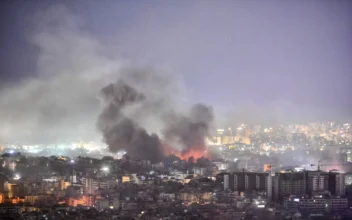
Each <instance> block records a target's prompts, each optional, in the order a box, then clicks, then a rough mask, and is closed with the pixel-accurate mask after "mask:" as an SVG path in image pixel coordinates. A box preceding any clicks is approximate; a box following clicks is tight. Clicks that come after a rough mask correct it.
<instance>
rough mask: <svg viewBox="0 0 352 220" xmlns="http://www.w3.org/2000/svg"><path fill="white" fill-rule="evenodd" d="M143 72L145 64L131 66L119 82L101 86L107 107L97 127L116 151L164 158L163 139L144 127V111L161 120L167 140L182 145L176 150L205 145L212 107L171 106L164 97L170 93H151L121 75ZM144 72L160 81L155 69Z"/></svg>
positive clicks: (154, 158)
mask: <svg viewBox="0 0 352 220" xmlns="http://www.w3.org/2000/svg"><path fill="white" fill-rule="evenodd" d="M155 71H156V70H155ZM123 72H124V71H123ZM141 72H143V69H141V68H127V69H126V72H124V73H128V74H121V75H120V79H119V80H118V81H117V82H116V83H114V84H109V85H107V86H106V87H104V88H103V89H102V90H101V98H102V101H103V111H102V113H101V114H100V116H99V118H98V122H97V127H98V129H99V130H100V131H101V132H102V134H103V138H104V141H105V143H106V144H107V145H108V146H109V149H110V150H111V151H112V152H117V151H119V150H126V151H127V152H128V154H129V155H130V156H132V157H133V158H136V159H147V160H151V161H153V162H157V161H160V159H161V158H162V156H163V154H164V152H163V148H162V143H161V141H160V139H159V136H158V135H157V134H156V133H150V134H149V133H148V132H149V131H147V130H146V128H145V127H144V125H145V124H144V123H143V122H142V120H140V119H142V118H141V117H140V115H141V113H142V112H143V113H144V114H143V115H144V116H147V117H150V118H152V119H153V120H156V121H159V122H160V126H161V127H162V131H163V134H162V135H163V136H162V139H163V141H166V142H167V143H171V146H174V147H178V149H175V150H176V151H179V152H181V154H185V153H187V152H189V151H190V150H191V149H192V148H196V149H203V148H204V146H205V144H204V138H205V136H206V135H208V134H209V127H210V124H211V123H212V121H213V112H212V108H210V107H208V106H205V105H203V104H197V105H194V106H193V107H192V108H191V109H190V111H189V112H186V113H184V112H178V111H175V109H169V107H168V104H170V101H167V100H166V99H165V98H163V96H164V95H166V94H163V93H161V94H160V97H159V98H157V99H156V98H155V96H152V97H150V96H147V95H146V94H144V93H141V92H139V91H137V90H136V89H135V88H133V87H132V86H131V85H129V84H127V83H126V81H124V79H122V78H121V77H125V76H129V77H130V78H133V79H139V76H141V75H140V73H141ZM143 73H144V74H143V76H144V77H145V76H147V77H148V78H152V79H154V80H153V81H149V83H152V84H155V83H157V82H159V81H158V80H156V79H157V78H156V77H153V76H155V72H153V71H144V72H143ZM165 82H166V81H165ZM165 82H164V83H165ZM141 84H143V85H144V86H145V87H149V86H150V85H148V81H145V80H144V81H142V83H141ZM143 124H144V125H143ZM159 134H160V132H159Z"/></svg>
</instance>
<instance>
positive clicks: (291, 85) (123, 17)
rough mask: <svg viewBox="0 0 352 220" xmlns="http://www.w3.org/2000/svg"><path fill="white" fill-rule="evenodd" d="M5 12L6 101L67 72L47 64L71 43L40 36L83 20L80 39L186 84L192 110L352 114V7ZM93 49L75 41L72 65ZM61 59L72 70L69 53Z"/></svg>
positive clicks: (158, 4) (23, 7) (35, 5)
mask: <svg viewBox="0 0 352 220" xmlns="http://www.w3.org/2000/svg"><path fill="white" fill-rule="evenodd" d="M0 4H1V7H0V16H1V19H0V23H1V25H0V28H1V33H2V34H1V41H0V45H1V50H0V62H1V63H0V80H1V82H0V85H1V86H2V87H3V88H5V89H3V90H0V92H2V93H3V94H5V92H4V91H6V88H7V87H8V86H12V87H14V86H16V85H18V84H19V83H20V82H21V83H23V82H25V81H26V80H28V79H33V78H41V77H42V75H43V73H42V72H43V71H46V72H50V71H51V70H52V69H56V68H60V67H62V68H63V69H64V68H65V66H66V65H63V66H59V64H60V65H61V64H66V63H64V62H61V63H60V62H58V63H59V64H55V65H54V64H52V65H54V66H55V68H54V67H52V66H49V65H43V62H45V61H43V56H42V55H43V54H44V53H43V51H44V52H48V51H47V48H49V46H51V47H52V45H60V43H62V42H63V41H66V38H65V37H63V38H60V39H59V40H60V43H57V42H56V41H57V40H58V39H54V37H52V38H51V39H54V40H55V41H54V40H51V41H45V39H47V38H45V39H44V38H42V36H44V35H40V34H38V33H43V28H41V25H42V24H41V23H45V28H46V31H47V32H48V33H50V31H51V30H49V29H50V27H51V26H55V25H56V26H57V24H56V23H55V22H58V21H59V22H62V23H63V24H64V25H66V26H70V25H71V24H72V22H71V21H69V20H70V19H72V18H73V19H74V20H75V24H79V25H78V26H79V37H82V36H83V37H85V39H86V40H87V41H89V42H90V41H92V42H93V41H94V42H95V41H96V42H99V45H100V46H99V51H101V53H104V56H106V57H113V58H114V59H115V58H116V59H118V60H123V61H126V62H130V63H133V64H136V65H152V66H158V67H162V68H165V69H168V70H170V72H172V74H173V75H175V76H177V77H178V78H181V79H182V83H183V84H184V88H186V90H187V97H188V99H189V100H190V102H204V103H207V104H209V105H212V106H213V107H214V108H215V109H216V111H219V112H227V113H226V114H229V115H231V114H232V115H236V114H237V115H241V116H242V115H246V114H247V113H249V112H255V113H253V114H255V115H261V116H260V117H264V118H265V117H266V113H268V112H275V113H274V114H281V115H282V117H286V116H284V115H285V113H287V112H290V111H292V112H294V113H295V114H296V116H295V118H299V117H302V118H305V117H306V116H307V115H309V117H311V118H309V117H307V120H316V119H322V118H324V117H325V116H326V118H327V119H340V118H343V119H345V118H348V117H350V116H351V115H352V114H351V112H352V99H351V95H352V86H351V83H352V62H351V60H352V41H351V39H352V13H351V12H352V2H351V1H348V0H346V1H344V0H340V1H330V0H317V1H271V0H268V1H255V0H253V1H196V0H194V1H186V0H185V1H183V0H181V1H157V0H155V1H93V0H87V1H79V0H78V1H65V0H63V1H60V5H57V1H1V3H0ZM57 8H61V9H62V8H65V13H68V14H69V16H66V14H65V13H62V14H59V15H58V16H57V17H56V18H55V19H56V20H55V19H54V20H50V19H47V17H48V16H54V15H55V11H56V9H57ZM47 11H49V12H47ZM44 12H47V13H46V14H45V15H43V13H44ZM38 14H39V15H38ZM52 14H54V15H52ZM60 16H61V17H60ZM43 20H48V21H46V22H43ZM50 22H52V23H50ZM74 26H75V25H74ZM60 27H61V26H60ZM60 27H59V28H60ZM70 28H71V27H68V30H70ZM75 28H76V26H75V27H73V29H75ZM75 33H76V32H75ZM81 33H83V34H81ZM38 35H40V36H41V37H39V38H38V37H33V36H38ZM45 36H47V35H45ZM70 36H71V35H70ZM87 36H89V37H87ZM33 39H34V40H33ZM67 39H70V38H69V37H68V38H67ZM92 39H93V40H92ZM67 41H68V40H67ZM43 42H44V43H43ZM80 42H81V41H80ZM46 44H49V46H48V45H46ZM87 44H88V45H89V46H87V47H89V48H88V49H87V48H85V45H87ZM87 44H82V45H81V44H77V45H76V44H75V43H74V42H70V46H68V47H69V48H70V50H72V51H71V52H72V53H71V54H69V57H70V58H71V61H70V62H75V58H77V56H85V55H84V53H90V52H91V50H90V49H91V46H92V45H93V44H90V43H87ZM65 45H68V44H65ZM58 47H60V46H58ZM75 47H79V48H78V49H79V51H80V53H77V54H76V51H78V50H75ZM83 47H84V48H83ZM43 48H44V49H43ZM82 48H83V49H82ZM92 48H93V46H92ZM82 51H83V52H82ZM81 52H82V53H83V55H82V54H81ZM99 53H100V52H99ZM46 54H47V53H46ZM73 54H74V55H77V56H73ZM52 56H57V57H56V58H55V59H58V60H60V61H62V59H63V57H65V56H66V54H59V55H58V54H57V53H56V54H54V55H52ZM91 58H95V55H94V56H92V57H91ZM99 58H100V57H97V59H99ZM65 59H68V58H67V57H66V58H65ZM97 59H95V62H96V63H99V62H98V61H97ZM66 61H67V60H66ZM66 61H65V62H66ZM84 61H86V60H84V59H83V58H82V59H81V58H80V59H79V60H78V61H77V62H84ZM77 65H78V64H77ZM82 65H87V66H89V65H91V64H90V62H89V63H84V64H80V68H81V67H82ZM97 65H98V64H97ZM97 65H95V67H96V66H97ZM101 65H104V64H103V62H102V63H101ZM43 66H45V68H44V67H43ZM80 70H81V69H80ZM67 71H68V70H67ZM69 71H73V70H72V69H70V70H69ZM48 74H50V73H48ZM51 74H56V73H55V71H53V73H51ZM72 74H74V73H72ZM96 74H98V73H96ZM98 90H99V89H98ZM11 94H12V93H8V94H7V97H10V96H11ZM10 98H11V97H10ZM3 100H5V99H3ZM1 104H2V105H3V106H4V105H7V103H6V102H2V103H1ZM17 104H18V103H17ZM258 109H259V110H258ZM268 109H269V110H268ZM229 112H230V113H229ZM263 112H264V113H263ZM290 113H291V112H290ZM317 115H319V117H315V116H317ZM238 117H240V116H237V118H238ZM243 117H249V118H250V117H251V116H249V115H246V116H243ZM271 117H272V116H271Z"/></svg>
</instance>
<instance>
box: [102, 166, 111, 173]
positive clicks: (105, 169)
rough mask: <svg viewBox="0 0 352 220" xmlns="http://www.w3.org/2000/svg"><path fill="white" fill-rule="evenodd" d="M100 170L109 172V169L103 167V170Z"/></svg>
mask: <svg viewBox="0 0 352 220" xmlns="http://www.w3.org/2000/svg"><path fill="white" fill-rule="evenodd" d="M101 170H102V171H104V172H109V170H110V169H109V167H103V168H101Z"/></svg>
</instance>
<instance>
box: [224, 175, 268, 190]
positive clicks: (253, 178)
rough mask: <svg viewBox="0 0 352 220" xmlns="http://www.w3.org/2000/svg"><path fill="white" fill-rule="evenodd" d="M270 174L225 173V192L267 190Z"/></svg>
mask: <svg viewBox="0 0 352 220" xmlns="http://www.w3.org/2000/svg"><path fill="white" fill-rule="evenodd" d="M268 176H269V174H268V173H253V172H235V173H225V174H224V176H223V179H224V181H223V186H224V190H227V189H230V190H232V191H238V192H245V191H251V190H263V191H264V190H267V189H268V186H269V185H270V184H268Z"/></svg>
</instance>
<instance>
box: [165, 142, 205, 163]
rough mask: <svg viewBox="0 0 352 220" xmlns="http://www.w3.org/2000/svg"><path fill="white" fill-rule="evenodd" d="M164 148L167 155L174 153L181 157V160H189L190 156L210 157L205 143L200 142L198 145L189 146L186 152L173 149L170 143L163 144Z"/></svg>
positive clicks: (195, 157)
mask: <svg viewBox="0 0 352 220" xmlns="http://www.w3.org/2000/svg"><path fill="white" fill-rule="evenodd" d="M163 149H164V154H165V155H171V154H174V155H175V156H177V157H179V158H180V159H181V160H188V158H190V157H193V158H194V160H197V159H199V158H202V157H205V158H209V154H208V151H207V149H206V146H205V144H204V143H200V144H198V145H196V146H192V147H190V148H189V150H188V151H185V152H182V151H178V150H176V149H173V148H172V147H171V146H170V145H168V144H163Z"/></svg>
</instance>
